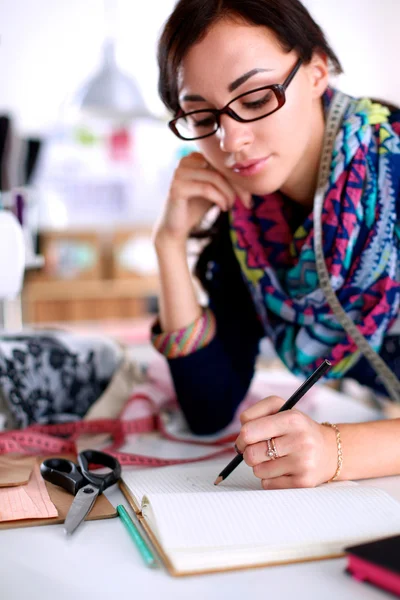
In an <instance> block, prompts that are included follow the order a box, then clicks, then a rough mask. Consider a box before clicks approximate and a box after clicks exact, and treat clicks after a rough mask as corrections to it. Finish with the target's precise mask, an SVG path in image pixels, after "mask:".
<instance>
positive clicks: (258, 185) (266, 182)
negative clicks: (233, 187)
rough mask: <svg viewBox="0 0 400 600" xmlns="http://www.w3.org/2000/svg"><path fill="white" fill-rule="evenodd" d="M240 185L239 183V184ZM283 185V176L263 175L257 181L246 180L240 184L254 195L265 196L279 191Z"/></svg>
mask: <svg viewBox="0 0 400 600" xmlns="http://www.w3.org/2000/svg"><path fill="white" fill-rule="evenodd" d="M239 185H240V184H239ZM282 185H283V178H280V177H276V176H274V177H263V178H260V179H259V180H258V181H256V180H254V181H251V180H247V181H246V182H243V183H242V184H241V187H242V188H243V189H245V190H246V191H247V192H250V194H252V195H255V196H266V195H268V194H274V193H275V192H277V191H279V190H280V188H281V187H282Z"/></svg>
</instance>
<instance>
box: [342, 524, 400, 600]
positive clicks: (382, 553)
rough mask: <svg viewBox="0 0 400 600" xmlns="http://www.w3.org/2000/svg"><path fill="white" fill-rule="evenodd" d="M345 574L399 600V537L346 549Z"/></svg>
mask: <svg viewBox="0 0 400 600" xmlns="http://www.w3.org/2000/svg"><path fill="white" fill-rule="evenodd" d="M346 552H347V554H348V563H347V572H348V573H350V575H352V576H353V577H355V578H356V579H358V580H360V581H366V582H368V583H372V584H373V585H376V586H377V587H379V588H381V589H384V590H386V591H388V592H391V593H392V594H394V595H395V596H396V597H398V598H400V535H395V536H393V537H388V538H384V539H381V540H376V541H374V542H368V543H366V544H360V545H357V546H352V547H350V548H346Z"/></svg>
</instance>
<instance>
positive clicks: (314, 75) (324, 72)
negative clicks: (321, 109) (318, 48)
mask: <svg viewBox="0 0 400 600" xmlns="http://www.w3.org/2000/svg"><path fill="white" fill-rule="evenodd" d="M306 68H307V72H308V77H309V80H310V84H311V90H312V95H313V98H320V97H321V96H322V94H323V93H324V92H325V90H326V88H327V87H328V84H329V66H328V58H327V57H326V56H325V54H320V53H317V52H314V55H313V57H312V59H311V61H310V63H309V64H308V65H307V67H306Z"/></svg>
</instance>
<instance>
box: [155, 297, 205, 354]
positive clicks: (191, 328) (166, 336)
mask: <svg viewBox="0 0 400 600" xmlns="http://www.w3.org/2000/svg"><path fill="white" fill-rule="evenodd" d="M216 331H217V325H216V320H215V316H214V313H213V312H212V310H210V309H209V308H206V309H204V310H203V314H202V315H201V316H200V317H199V318H198V319H196V321H194V322H193V323H191V325H188V326H187V327H184V328H183V329H178V331H171V332H169V333H163V332H160V327H159V325H158V323H156V325H155V326H154V327H153V329H152V335H151V342H152V344H153V346H154V348H155V349H156V350H158V352H160V353H161V354H163V355H164V356H165V357H166V358H180V357H181V356H187V355H188V354H192V353H193V352H196V350H200V348H204V346H207V344H209V343H210V342H211V340H212V339H213V338H214V336H215V333H216Z"/></svg>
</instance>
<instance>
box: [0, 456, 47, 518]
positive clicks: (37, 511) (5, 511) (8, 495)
mask: <svg viewBox="0 0 400 600" xmlns="http://www.w3.org/2000/svg"><path fill="white" fill-rule="evenodd" d="M50 517H58V512H57V509H56V507H55V506H54V504H53V503H52V501H51V500H50V496H49V493H48V491H47V488H46V484H45V482H44V480H43V478H42V476H41V474H40V469H39V465H38V464H37V463H36V464H35V467H34V468H33V470H32V473H31V476H30V479H29V482H28V483H27V485H19V486H16V487H9V488H7V487H5V488H0V521H17V520H20V519H48V518H50Z"/></svg>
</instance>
